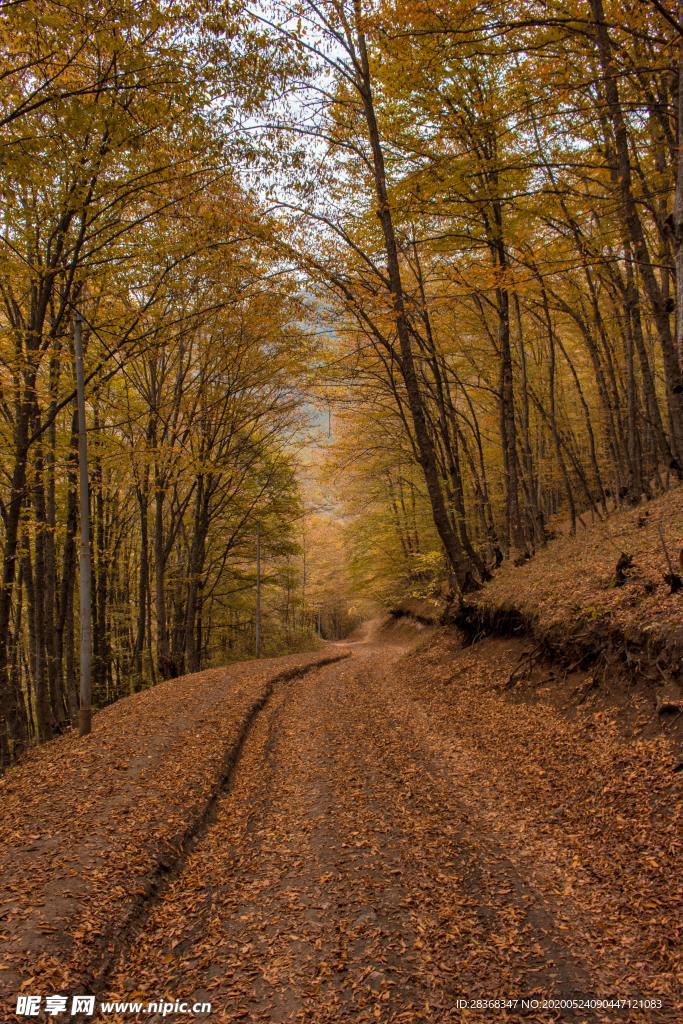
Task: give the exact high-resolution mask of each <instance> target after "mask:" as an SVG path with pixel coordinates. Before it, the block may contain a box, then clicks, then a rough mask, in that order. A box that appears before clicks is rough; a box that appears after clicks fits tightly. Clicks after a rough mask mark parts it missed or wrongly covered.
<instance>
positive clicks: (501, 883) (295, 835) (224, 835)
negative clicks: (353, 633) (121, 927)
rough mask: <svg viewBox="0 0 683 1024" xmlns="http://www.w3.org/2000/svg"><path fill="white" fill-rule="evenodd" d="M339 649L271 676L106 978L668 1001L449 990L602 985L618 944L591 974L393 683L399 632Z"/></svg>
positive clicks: (281, 1001)
mask: <svg viewBox="0 0 683 1024" xmlns="http://www.w3.org/2000/svg"><path fill="white" fill-rule="evenodd" d="M339 648H340V653H342V651H343V650H344V648H343V647H342V645H339ZM348 651H349V652H350V653H351V657H350V658H348V659H347V660H345V661H342V662H339V663H337V664H334V665H329V666H327V667H324V668H322V669H319V670H316V671H314V672H311V673H309V674H308V675H306V676H304V677H303V678H300V679H296V680H294V681H291V682H287V683H282V684H280V685H279V686H278V687H277V688H276V689H275V692H274V694H273V696H272V697H271V699H270V701H269V702H268V704H267V705H266V707H265V708H264V710H263V711H262V712H261V713H260V715H259V716H258V717H257V719H256V721H255V723H254V726H253V729H252V731H251V733H250V735H249V737H248V739H247V741H246V744H245V746H244V748H243V751H242V754H241V757H240V760H239V763H238V765H237V768H236V770H235V773H234V776H233V778H232V781H231V783H230V785H229V787H228V789H227V790H226V792H225V793H224V794H223V795H222V797H221V798H220V800H219V801H218V803H217V806H216V808H215V814H214V816H213V818H212V820H211V821H210V822H209V823H208V826H207V828H206V829H205V831H204V832H203V834H202V835H201V836H200V837H199V839H198V841H197V843H196V845H195V846H194V848H193V849H192V850H191V852H190V853H189V855H188V857H187V858H186V860H185V862H184V863H183V865H182V867H181V869H180V870H179V872H178V873H177V874H176V875H175V876H174V877H173V878H172V879H171V880H170V881H169V883H168V884H167V885H166V886H165V887H164V888H163V889H162V891H161V893H160V895H159V896H158V898H157V899H156V900H155V901H154V902H153V903H152V904H151V905H150V906H149V907H148V908H147V910H146V913H145V915H144V917H143V918H142V919H141V920H140V921H139V922H138V928H137V933H136V934H135V935H134V936H133V939H132V941H131V943H130V945H129V947H128V948H127V949H125V950H124V951H123V954H122V957H121V960H120V962H119V963H118V964H117V965H116V966H115V967H114V969H113V970H112V972H111V974H110V976H109V977H108V978H107V979H106V991H107V992H108V993H109V994H110V996H111V998H120V999H127V1000H135V999H144V1000H147V999H152V998H155V997H159V998H162V997H165V998H169V999H182V1000H186V1001H188V1002H195V1001H200V1000H207V1001H210V1002H211V1004H212V1006H213V1011H212V1013H211V1016H210V1020H212V1021H216V1022H226V1024H227V1022H233V1021H234V1022H239V1021H247V1022H248V1021H254V1022H257V1021H258V1022H274V1024H277V1022H295V1021H297V1022H298V1021H302V1022H303V1021H308V1022H311V1024H313V1022H315V1024H327V1022H346V1021H349V1022H351V1021H353V1022H358V1024H363V1022H371V1021H382V1022H387V1024H389V1022H400V1021H403V1022H413V1021H414V1022H419V1021H430V1022H434V1024H440V1022H444V1024H445V1022H458V1021H484V1020H486V1021H497V1020H501V1021H502V1020H507V1021H515V1020H520V1021H521V1020H531V1021H534V1020H535V1021H551V1020H567V1021H583V1020H585V1021H594V1020H595V1021H610V1020H622V1021H623V1020H627V1019H628V1020H639V1021H649V1020H652V1021H655V1020H665V1019H674V1018H671V1017H668V1016H666V1015H664V1016H661V1017H660V1016H659V1015H658V1013H657V1012H656V1011H646V1012H642V1013H641V1012H640V1011H639V1012H637V1013H632V1014H628V1013H623V1012H620V1013H617V1012H614V1013H612V1012H610V1011H608V1010H601V1011H598V1012H590V1011H581V1010H572V1009H562V1010H557V1011H549V1010H547V1009H545V1010H544V1009H543V1008H542V1006H539V1007H537V1008H535V1009H529V1010H522V1009H521V1008H519V1009H517V1010H514V1011H510V1010H499V1009H496V1008H489V1009H487V1010H485V1011H477V1010H476V1009H475V1010H464V1009H462V1008H458V1003H457V999H458V998H470V999H472V998H476V997H501V996H511V997H517V996H525V997H537V998H538V999H539V1000H542V998H543V997H546V996H552V997H554V998H557V999H561V998H563V997H577V996H591V995H594V994H595V993H596V992H597V991H598V990H599V989H604V987H605V983H606V979H607V984H609V978H610V976H611V974H612V973H613V975H614V977H618V976H619V971H620V970H623V962H622V960H623V955H624V952H623V950H622V951H619V950H615V951H614V964H611V963H610V962H603V963H602V964H601V977H600V979H596V978H594V977H593V976H592V974H591V967H590V965H589V962H588V958H587V957H584V958H583V959H582V957H581V955H580V954H579V953H577V952H576V949H575V943H574V941H573V935H572V931H571V927H568V924H567V921H566V919H564V918H563V917H562V915H561V914H560V912H559V911H558V910H557V908H556V907H554V906H553V905H552V903H551V902H548V901H547V900H544V898H543V897H541V896H540V895H539V893H538V892H537V891H535V890H534V888H533V886H532V885H531V883H530V881H529V878H528V877H527V874H526V872H525V870H524V869H523V868H522V867H520V866H519V865H518V866H515V864H514V859H513V857H514V855H513V853H512V851H506V849H505V848H504V846H503V847H501V843H500V838H499V837H498V838H495V839H492V838H491V835H490V834H489V833H488V830H487V828H486V825H485V824H482V822H479V821H478V820H477V818H476V813H475V814H473V811H472V806H473V804H472V800H471V799H470V801H469V802H468V803H465V802H463V800H462V798H461V797H462V785H461V782H460V780H459V778H458V777H457V775H456V773H455V768H454V765H453V763H452V762H451V761H449V758H448V757H446V756H444V753H443V743H442V736H441V735H440V734H439V726H438V725H433V726H430V719H429V717H428V716H427V715H426V714H423V715H421V714H420V713H419V710H418V708H417V705H416V703H415V702H414V701H413V700H411V699H410V697H409V696H408V695H407V694H406V693H404V692H402V691H401V690H400V688H397V687H396V685H395V684H394V673H393V671H392V668H393V666H394V664H395V661H396V659H397V658H398V657H400V655H401V654H402V653H403V652H402V651H401V648H400V647H399V646H395V645H394V646H392V645H388V644H383V645H379V644H375V643H373V642H366V643H358V644H356V645H348ZM471 796H472V794H470V797H471ZM474 806H476V795H475V805H474ZM508 854H509V855H508ZM612 969H613V970H612ZM99 1019H101V1020H108V1021H112V1020H116V1019H120V1020H130V1019H131V1017H130V1016H129V1015H121V1016H117V1015H116V1014H108V1015H107V1016H106V1017H105V1016H101V1017H100V1018H99ZM146 1019H148V1020H149V1019H155V1018H154V1017H152V1018H150V1017H147V1018H146ZM158 1019H161V1017H159V1018H158ZM165 1019H166V1020H175V1019H184V1020H187V1019H188V1017H187V1016H185V1017H184V1018H183V1017H180V1016H177V1017H176V1016H174V1015H173V1014H171V1015H170V1016H167V1017H166V1018H165Z"/></svg>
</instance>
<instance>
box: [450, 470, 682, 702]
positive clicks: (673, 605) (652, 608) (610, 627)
mask: <svg viewBox="0 0 683 1024" xmlns="http://www.w3.org/2000/svg"><path fill="white" fill-rule="evenodd" d="M682 550H683V488H682V487H678V488H676V489H675V490H673V491H671V492H670V493H668V494H666V495H664V496H663V497H661V498H658V499H657V500H655V501H652V502H650V503H649V504H647V505H644V506H639V507H637V508H634V509H629V510H627V511H624V512H620V513H617V514H615V515H613V516H611V517H610V518H609V519H607V520H605V521H604V522H600V523H596V524H594V525H593V526H591V527H589V528H587V529H586V530H582V531H580V532H579V533H578V534H577V536H575V537H563V538H560V539H558V540H555V541H552V542H551V543H550V544H548V546H547V547H546V548H544V549H543V550H541V551H539V553H538V554H537V555H536V556H535V557H534V558H532V559H531V560H530V561H529V562H527V563H525V564H523V565H519V566H515V565H512V564H507V565H505V566H503V567H502V568H501V570H500V571H499V572H498V573H497V575H496V577H495V579H494V580H493V581H492V582H491V583H489V584H487V585H486V586H485V587H484V588H483V589H482V590H481V591H479V592H478V593H476V594H474V595H472V596H471V598H470V599H469V601H468V607H467V609H466V611H465V615H464V617H463V623H464V624H465V625H466V627H467V628H468V629H469V630H470V631H472V632H477V631H484V632H520V633H522V632H526V633H529V634H531V635H532V636H533V637H534V638H535V639H536V640H537V642H539V643H543V644H544V645H545V647H546V649H547V650H548V651H549V652H550V653H552V654H553V655H555V656H560V657H562V658H565V659H567V658H568V659H571V660H573V661H574V662H575V663H576V664H581V665H583V666H584V667H585V666H586V665H588V664H590V663H592V662H594V661H595V660H601V661H602V663H603V664H604V665H607V664H609V665H610V666H611V668H615V667H616V666H617V665H618V666H619V667H620V668H621V669H626V670H627V671H628V673H629V674H630V676H631V677H632V678H636V677H644V678H647V679H650V680H651V681H652V682H653V683H662V684H663V683H664V682H666V683H667V684H668V685H669V686H670V687H674V688H675V687H676V683H677V680H678V677H679V676H680V672H681V665H682V661H683V589H680V590H678V591H676V592H673V591H674V590H675V587H676V579H674V581H673V587H672V585H671V579H670V577H671V575H672V572H673V574H674V576H676V574H678V573H680V572H681V569H680V564H679V556H680V553H681V551H682ZM624 555H625V556H627V559H626V560H627V561H628V565H627V566H626V568H624V569H623V571H622V572H621V573H620V574H619V580H617V566H618V563H619V562H620V561H621V563H622V565H623V564H624V562H625V561H626V560H625V559H624V558H623V557H622V556H624ZM667 577H669V579H667Z"/></svg>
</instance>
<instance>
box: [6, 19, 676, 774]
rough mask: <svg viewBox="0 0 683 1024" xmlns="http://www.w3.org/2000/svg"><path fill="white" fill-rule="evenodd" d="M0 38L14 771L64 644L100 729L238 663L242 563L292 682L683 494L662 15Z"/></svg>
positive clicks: (52, 721) (91, 31) (13, 29)
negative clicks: (600, 528) (368, 625)
mask: <svg viewBox="0 0 683 1024" xmlns="http://www.w3.org/2000/svg"><path fill="white" fill-rule="evenodd" d="M0 38H1V40H2V50H3V61H2V69H1V81H2V91H1V94H0V95H1V100H0V103H1V107H0V122H1V125H2V136H1V140H0V146H1V150H0V152H1V164H0V194H1V213H0V217H1V220H2V229H1V241H0V290H1V297H2V302H1V306H0V310H1V312H0V468H1V474H0V516H1V526H0V547H1V554H0V558H1V561H2V569H1V572H2V580H1V583H0V760H1V761H2V764H3V765H4V766H6V765H8V764H10V763H11V762H12V761H13V760H14V759H15V758H16V757H17V755H18V754H19V753H20V752H21V751H22V750H23V749H25V748H26V747H27V746H28V745H32V744H34V743H36V742H39V741H43V740H47V739H49V738H50V737H53V736H55V735H57V734H59V733H61V732H62V731H64V729H66V728H67V727H68V726H69V725H70V724H71V723H73V722H74V721H75V720H76V718H77V715H78V707H79V679H80V673H81V668H80V667H79V666H80V664H81V662H80V661H79V637H81V636H82V635H83V631H84V627H85V626H86V625H87V629H88V630H89V631H90V634H91V643H92V703H93V707H95V708H101V707H104V706H105V705H108V704H110V703H112V702H113V701H115V700H117V699H118V698H119V697H121V696H124V695H127V694H132V693H136V692H138V691H140V690H142V689H145V688H147V687H148V686H150V685H151V684H153V683H155V682H157V681H159V680H163V679H168V678H172V677H176V676H181V675H183V674H185V673H191V672H196V671H199V670H201V669H205V668H208V667H210V666H212V665H216V664H223V663H225V662H226V661H227V660H231V659H235V658H237V657H246V656H249V655H250V654H251V653H252V652H253V649H254V640H255V629H256V618H255V615H256V600H257V595H256V589H257V587H256V585H257V550H256V548H257V535H258V545H259V553H258V561H259V567H258V573H259V579H258V583H259V588H258V589H259V595H258V596H259V600H260V601H261V603H262V618H263V623H262V632H263V643H264V645H265V649H266V650H267V652H269V653H270V654H276V653H286V652H292V651H295V650H298V649H303V648H305V647H306V646H307V645H308V646H310V645H311V644H313V645H314V644H315V643H316V642H318V640H317V638H319V637H322V638H323V639H330V638H338V637H339V636H340V635H341V634H342V633H343V632H344V631H345V630H346V629H348V628H349V627H350V626H351V625H353V624H355V623H356V622H357V621H358V620H359V619H360V618H362V617H363V615H364V614H365V610H367V608H370V607H389V606H391V604H392V602H396V601H398V600H400V599H401V598H403V597H407V596H414V597H426V596H429V595H432V594H435V593H440V594H445V595H446V596H447V598H448V600H451V601H453V602H457V601H458V600H460V599H461V597H462V596H463V595H466V594H468V593H471V592H473V591H476V589H477V588H479V587H480V586H481V585H482V584H483V583H484V582H485V581H486V580H488V579H490V578H491V576H492V574H494V573H495V572H496V569H497V568H498V566H500V565H501V563H504V562H514V563H515V564H517V565H524V564H525V563H526V562H527V561H528V560H529V559H530V558H531V557H532V556H533V555H534V553H535V552H536V551H538V550H539V549H540V548H542V547H543V546H544V545H545V544H546V542H547V541H548V540H549V539H550V538H552V537H553V536H556V535H570V536H571V535H574V534H576V532H577V530H578V531H581V530H582V529H583V528H584V526H585V525H586V524H587V523H589V522H597V521H601V520H604V519H606V518H607V517H608V516H610V515H612V514H613V513H614V512H615V511H617V510H619V509H620V508H628V507H631V506H635V505H638V504H639V503H641V502H647V501H649V500H650V499H652V498H653V497H656V496H657V495H660V494H662V493H663V492H665V491H666V490H668V489H669V488H671V487H673V486H674V485H676V484H677V483H678V482H679V480H680V477H681V474H682V473H683V469H682V467H683V302H682V301H681V300H680V298H679V297H680V296H681V295H682V294H683V21H681V19H680V11H679V9H678V7H677V6H676V5H674V4H670V3H668V2H666V0H661V2H660V0H628V2H626V3H624V2H621V3H617V2H616V0H576V2H575V0H548V2H542V3H541V2H536V0H509V2H506V3H502V2H501V3H499V2H495V0H493V2H488V0H482V2H472V0H449V2H440V0H322V2H317V0H316V2H314V0H297V2H291V3H290V2H289V0H272V2H271V0H264V2H263V3H260V2H259V3H257V4H255V5H250V4H249V3H246V4H245V3H243V2H242V0H229V2H219V0H173V2H168V0H106V2H105V3H104V4H102V3H97V4H95V3H92V2H90V0H85V2H83V0H79V2H78V3H76V2H74V0H64V2H61V3H56V2H54V0H16V2H10V3H6V4H3V7H2V13H1V20H0ZM79 350H80V351H81V355H82V364H83V365H82V383H83V395H84V404H83V409H82V411H83V422H82V424H81V427H80V428H79V409H78V401H77V398H78V387H77V384H78V379H77V378H78V373H77V370H78V353H79ZM83 428H84V429H83ZM79 446H80V448H79ZM86 449H87V451H86ZM81 455H83V456H84V458H85V460H86V461H85V462H84V463H82V464H81V465H80V469H79V457H80V456H81ZM83 468H85V474H84V473H83V472H82V470H83ZM84 485H85V491H84ZM84 494H85V504H83V495H84ZM84 525H87V527H88V530H87V531H85V532H86V533H89V537H88V538H87V539H86V542H85V548H84V539H83V538H84V530H83V527H84ZM615 560H616V556H615ZM86 572H87V575H88V576H90V575H91V576H92V585H91V587H89V588H88V590H87V591H86V600H85V602H84V601H83V593H84V582H85V580H84V573H86ZM85 620H88V622H87V623H86V621H85ZM87 635H88V633H87V632H86V637H87Z"/></svg>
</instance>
